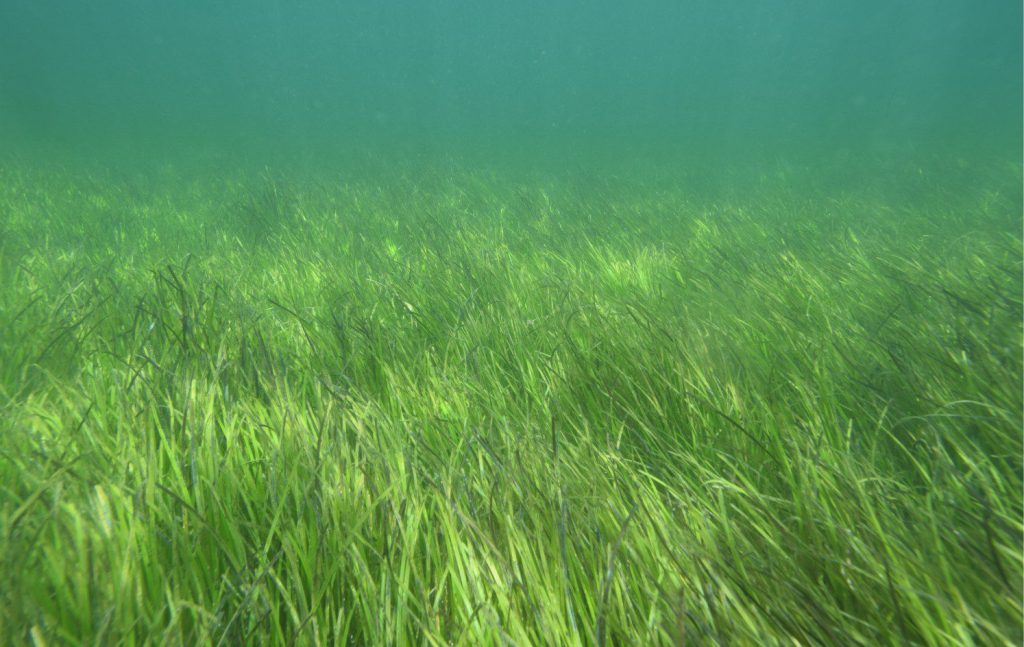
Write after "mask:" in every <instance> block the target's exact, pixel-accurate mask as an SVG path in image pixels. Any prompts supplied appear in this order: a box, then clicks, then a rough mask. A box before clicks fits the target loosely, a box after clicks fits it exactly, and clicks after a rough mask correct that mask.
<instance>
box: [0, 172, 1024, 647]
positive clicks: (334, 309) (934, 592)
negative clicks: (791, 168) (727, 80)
mask: <svg viewBox="0 0 1024 647" xmlns="http://www.w3.org/2000/svg"><path fill="white" fill-rule="evenodd" d="M901 173H902V174H901V175H897V176H894V177H892V178H890V181H889V182H888V183H887V184H884V185H881V184H879V185H872V184H864V185H862V186H858V187H856V188H850V187H847V188H845V189H843V190H840V189H838V188H834V189H833V188H830V189H828V190H823V189H815V188H813V187H812V186H811V185H810V184H805V183H801V182H798V181H789V180H787V179H786V178H784V177H779V178H774V177H772V178H768V179H766V180H765V181H764V182H762V183H761V184H759V185H758V186H755V187H752V188H750V190H743V191H737V192H736V193H735V194H734V195H729V194H726V193H722V194H718V195H712V194H711V193H710V192H699V191H696V192H695V191H689V190H687V189H686V188H685V186H683V185H673V184H671V183H655V182H645V181H644V180H643V179H635V180H627V179H622V178H620V179H617V180H610V179H604V180H602V179H600V178H593V177H591V178H582V177H581V178H575V179H574V178H565V179H560V180H549V181H545V182H538V181H527V180H514V179H512V178H511V177H504V176H501V175H495V174H493V173H490V174H489V173H482V172H473V171H471V170H465V169H455V170H449V171H447V172H444V173H440V172H437V173H431V172H423V173H420V174H406V175H404V176H403V175H401V174H395V175H394V176H382V177H381V178H378V179H377V180H373V179H372V178H370V179H366V178H364V179H358V180H356V179H348V180H346V179H344V178H341V177H340V176H339V177H333V176H330V175H329V174H326V173H325V174H324V175H323V176H322V177H315V178H311V177H286V176H284V175H281V176H272V175H269V174H263V175H255V176H250V175H246V174H244V173H238V174H231V173H229V172H227V171H225V172H223V174H222V175H220V176H213V175H209V176H199V175H191V176H190V175H188V174H186V173H179V174H168V175H164V176H160V177H156V178H150V179H148V180H128V179H125V178H119V177H117V176H114V175H112V174H104V173H99V172H97V173H95V174H92V175H90V174H85V173H76V172H71V171H59V170H53V169H42V170H40V169H28V168H26V167H21V166H17V165H13V164H8V165H6V166H3V167H0V569H2V578H0V636H5V637H6V638H4V641H7V640H9V641H11V643H13V644H35V645H43V644H47V645H54V644H75V645H77V644H96V645H113V644H125V645H133V644H161V645H242V644H273V643H280V644H305V645H334V644H338V645H341V644H352V645H370V644H380V645H385V644H390V645H403V644H427V645H441V644H445V645H448V644H451V645H481V644H515V645H572V644H593V645H617V644H621V645H626V644H636V645H640V644H666V645H667V644H693V645H702V644H708V645H727V644H748V645H775V644H777V645H782V644H787V645H792V644H805V645H809V644H819V645H884V644H918V645H950V644H964V645H969V644H978V645H981V644H984V645H1015V644H1020V641H1021V640H1022V632H1021V622H1022V608H1021V604H1022V602H1021V600H1022V588H1021V583H1022V572H1024V571H1022V558H1021V549H1022V470H1021V460H1022V447H1021V428H1022V419H1021V411H1022V383H1021V370H1022V366H1021V357H1022V325H1021V322H1022V303H1021V294H1022V280H1021V276H1022V264H1021V259H1022V249H1021V229H1020V210H1021V194H1020V183H1019V178H1020V167H1019V166H1012V165H1011V166H1009V167H1006V166H1003V167H996V166H993V167H991V168H988V167H986V168H978V169H975V170H974V171H972V173H973V175H971V176H970V177H967V178H965V177H963V176H962V175H957V174H956V173H952V172H950V171H948V170H946V169H944V168H939V169H928V168H925V169H924V170H920V169H906V170H905V171H901Z"/></svg>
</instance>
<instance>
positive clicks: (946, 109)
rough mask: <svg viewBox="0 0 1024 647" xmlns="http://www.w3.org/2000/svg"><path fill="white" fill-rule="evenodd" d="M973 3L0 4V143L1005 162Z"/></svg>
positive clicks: (96, 148) (1014, 146)
mask: <svg viewBox="0 0 1024 647" xmlns="http://www.w3.org/2000/svg"><path fill="white" fill-rule="evenodd" d="M1020 26H1021V6H1020V3H1019V2H1011V1H1006V0H993V1H992V2H973V1H969V0H928V1H925V0H911V1H907V2H881V1H877V0H869V1H867V2H852V1H836V2H812V1H809V0H798V1H782V0H770V1H767V2H752V1H746V2H730V3H723V2H717V1H710V0H698V1H696V2H682V1H668V0H641V1H639V2H629V3H623V2H611V1H608V0H592V1H583V0H569V1H565V0H562V1H554V2H552V1H543V2H542V1H540V0H522V1H517V2H507V3H498V2H471V1H469V0H433V1H425V2H411V1H402V2H375V1H368V0H356V1H351V2H328V1H325V0H312V1H308V2H297V3H288V2H282V1H280V0H247V1H245V2H241V1H237V0H236V1H225V2H195V1H186V2H128V1H121V2H118V1H110V0H105V1H100V2H81V3H80V2H38V1H34V0H5V2H4V3H3V6H2V7H0V136H2V137H3V141H4V148H5V150H6V152H7V153H12V152H14V153H16V154H18V155H22V156H27V155H29V156H36V157H41V158H43V159H47V160H48V159H53V158H57V159H71V158H74V159H88V160H96V159H99V160H104V161H105V162H107V163H114V162H127V163H130V164H138V163H139V162H140V161H142V160H145V161H160V162H165V161H169V160H176V161H195V160H200V159H207V160H210V159H214V160H221V161H227V162H229V163H231V162H238V163H242V162H245V163H254V164H256V165H263V164H271V165H273V164H283V163H291V162H296V161H304V162H310V163H313V164H324V163H327V162H335V161H351V160H366V159H377V160H391V159H395V158H400V159H406V160H408V159H428V160H435V159H451V158H454V159H459V160H465V161H468V162H470V163H471V164H477V163H479V164H486V165H488V166H490V167H495V166H497V167H501V166H505V165H507V166H510V167H513V166H514V167H526V168H533V169H549V168H556V169H560V168H566V167H570V168H573V167H574V168H578V167H584V168H588V167H598V166H601V167H604V166H607V165H613V166H619V165H625V166H629V165H631V164H638V163H652V162H653V163H654V164H658V165H665V164H672V163H682V164H696V165H701V166H703V167H705V168H722V169H725V168H735V167H737V166H742V165H745V164H753V165H758V164H763V163H765V162H766V161H769V162H774V161H777V160H779V159H785V160H789V161H792V162H794V163H807V164H821V163H825V164H838V165H840V166H842V165H844V164H848V163H849V161H850V160H864V161H866V162H867V163H868V164H869V165H870V164H881V165H883V166H884V163H886V162H890V161H892V160H906V159H913V158H922V157H924V158H926V157H928V156H931V155H935V154H950V155H969V156H974V155H979V156H1006V157H1009V158H1010V159H1016V158H1019V155H1020V146H1021V78H1022V73H1021V27H1020Z"/></svg>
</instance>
